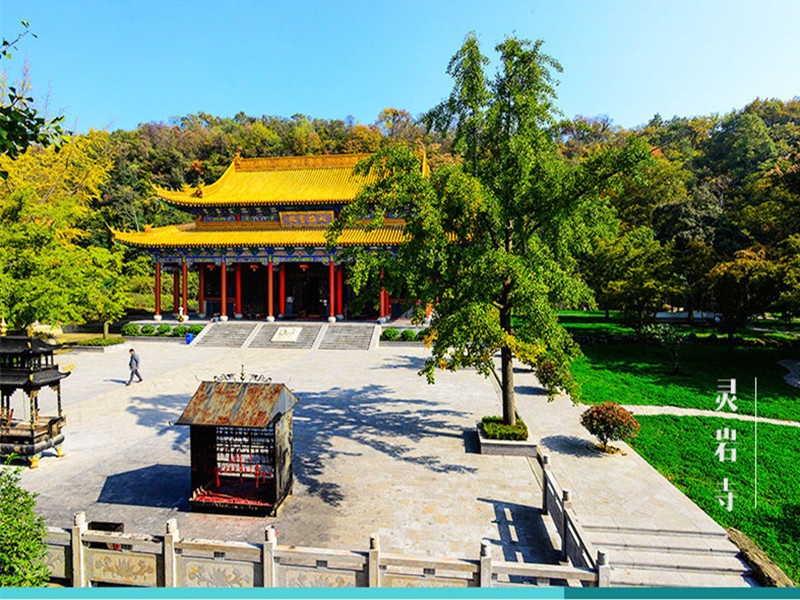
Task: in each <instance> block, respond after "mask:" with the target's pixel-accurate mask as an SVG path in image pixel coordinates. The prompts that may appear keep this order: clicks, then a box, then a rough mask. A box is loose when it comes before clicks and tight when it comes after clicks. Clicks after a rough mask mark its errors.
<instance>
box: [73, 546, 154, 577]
mask: <svg viewBox="0 0 800 600" xmlns="http://www.w3.org/2000/svg"><path fill="white" fill-rule="evenodd" d="M162 560H163V559H162V557H160V556H157V555H155V554H144V553H137V552H122V551H116V550H102V549H99V548H87V549H86V578H87V579H88V580H89V581H96V582H98V583H114V584H119V585H135V586H140V587H158V586H159V585H163V580H161V578H160V577H159V574H160V573H161V572H162V570H163V567H162V566H161V562H162Z"/></svg>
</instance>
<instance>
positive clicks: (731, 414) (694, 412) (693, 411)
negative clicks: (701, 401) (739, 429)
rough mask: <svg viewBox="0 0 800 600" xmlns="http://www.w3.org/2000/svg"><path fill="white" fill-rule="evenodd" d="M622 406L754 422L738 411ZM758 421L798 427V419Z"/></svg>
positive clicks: (636, 411)
mask: <svg viewBox="0 0 800 600" xmlns="http://www.w3.org/2000/svg"><path fill="white" fill-rule="evenodd" d="M622 407H623V408H625V409H627V410H629V411H631V412H632V413H633V414H635V415H675V416H678V417H721V418H724V419H735V420H737V421H749V422H750V423H753V422H755V420H756V418H755V417H754V416H753V415H743V414H741V413H738V412H724V413H721V412H716V411H713V410H702V409H699V408H681V407H678V406H642V405H639V404H623V405H622ZM758 422H759V423H770V424H772V425H786V426H787V427H800V421H784V420H782V419H765V418H764V417H758Z"/></svg>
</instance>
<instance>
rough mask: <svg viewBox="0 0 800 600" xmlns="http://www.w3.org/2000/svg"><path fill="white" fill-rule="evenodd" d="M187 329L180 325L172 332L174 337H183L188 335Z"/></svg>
mask: <svg viewBox="0 0 800 600" xmlns="http://www.w3.org/2000/svg"><path fill="white" fill-rule="evenodd" d="M186 331H187V328H186V327H184V326H183V325H178V326H177V327H175V328H173V330H172V337H183V336H184V335H186Z"/></svg>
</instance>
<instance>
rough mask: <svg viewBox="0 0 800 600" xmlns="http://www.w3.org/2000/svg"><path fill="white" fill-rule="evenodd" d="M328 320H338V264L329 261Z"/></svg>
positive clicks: (331, 321)
mask: <svg viewBox="0 0 800 600" xmlns="http://www.w3.org/2000/svg"><path fill="white" fill-rule="evenodd" d="M328 322H329V323H335V322H336V265H334V264H333V259H331V260H330V262H329V263H328Z"/></svg>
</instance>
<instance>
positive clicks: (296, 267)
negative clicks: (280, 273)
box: [286, 262, 328, 318]
mask: <svg viewBox="0 0 800 600" xmlns="http://www.w3.org/2000/svg"><path fill="white" fill-rule="evenodd" d="M286 314H287V315H291V316H294V317H298V318H322V317H326V316H327V315H328V267H327V265H323V264H322V263H311V262H309V263H298V264H291V263H289V264H287V265H286Z"/></svg>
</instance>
